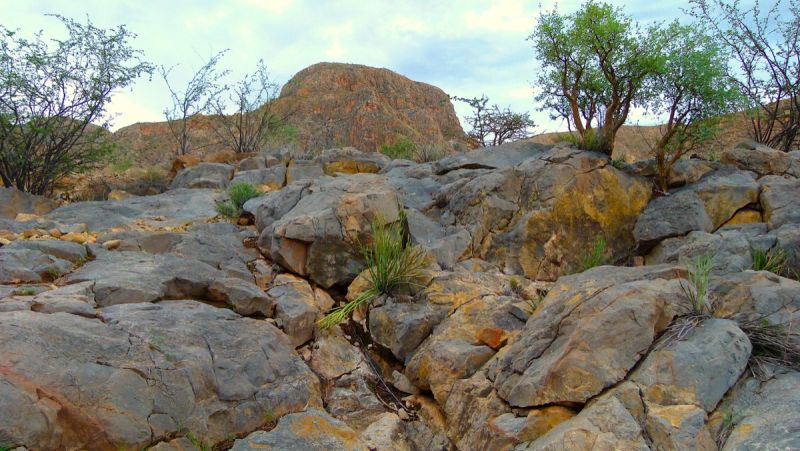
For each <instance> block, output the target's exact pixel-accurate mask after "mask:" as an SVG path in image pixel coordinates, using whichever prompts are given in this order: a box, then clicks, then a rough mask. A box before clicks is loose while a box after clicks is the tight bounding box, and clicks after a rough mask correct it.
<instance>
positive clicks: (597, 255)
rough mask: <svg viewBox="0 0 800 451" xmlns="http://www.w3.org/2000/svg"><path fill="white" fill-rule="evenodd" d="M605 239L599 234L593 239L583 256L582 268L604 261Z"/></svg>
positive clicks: (588, 267) (589, 267) (590, 267)
mask: <svg viewBox="0 0 800 451" xmlns="http://www.w3.org/2000/svg"><path fill="white" fill-rule="evenodd" d="M605 253H606V240H605V239H604V238H603V237H602V236H599V237H597V239H595V241H594V246H593V247H592V249H591V250H590V251H589V252H587V253H586V254H584V256H583V270H584V271H586V270H587V269H592V268H594V267H595V266H600V265H602V264H604V263H605V257H604V254H605Z"/></svg>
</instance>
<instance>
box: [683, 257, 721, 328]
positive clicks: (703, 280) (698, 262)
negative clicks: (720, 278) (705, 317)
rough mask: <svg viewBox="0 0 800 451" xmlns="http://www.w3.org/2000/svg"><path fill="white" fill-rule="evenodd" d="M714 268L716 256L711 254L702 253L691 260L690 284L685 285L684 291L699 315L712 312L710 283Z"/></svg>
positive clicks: (688, 266) (689, 266)
mask: <svg viewBox="0 0 800 451" xmlns="http://www.w3.org/2000/svg"><path fill="white" fill-rule="evenodd" d="M713 268H714V257H713V256H712V255H711V254H708V253H706V254H702V255H698V256H697V257H695V259H694V260H692V261H691V262H689V264H688V265H687V269H688V270H689V286H688V287H684V290H683V291H684V293H685V294H686V297H687V298H688V300H689V302H690V303H691V304H692V310H693V311H694V313H696V314H698V315H702V314H705V313H710V311H711V302H710V301H709V299H708V283H709V279H710V277H711V270H712V269H713Z"/></svg>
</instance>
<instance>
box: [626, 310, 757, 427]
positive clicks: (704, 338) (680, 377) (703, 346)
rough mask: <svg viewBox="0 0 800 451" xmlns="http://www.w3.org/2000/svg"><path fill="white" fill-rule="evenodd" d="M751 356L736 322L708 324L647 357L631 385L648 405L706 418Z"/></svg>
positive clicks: (634, 375) (745, 336) (749, 347)
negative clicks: (681, 408) (680, 408)
mask: <svg viewBox="0 0 800 451" xmlns="http://www.w3.org/2000/svg"><path fill="white" fill-rule="evenodd" d="M751 350H752V346H751V345H750V340H748V338H747V335H745V333H744V332H742V331H741V329H739V328H738V327H737V325H736V323H735V322H733V321H730V320H724V319H716V318H714V319H708V320H706V321H703V322H702V323H701V324H700V325H699V326H697V327H696V328H695V329H694V330H693V331H692V332H691V334H690V335H689V336H688V337H687V338H686V339H685V340H676V341H673V342H671V343H669V344H667V345H665V346H663V347H661V348H659V349H657V350H655V351H653V352H651V353H650V354H649V355H648V356H647V358H646V359H644V361H643V362H642V363H641V365H640V366H639V368H637V369H636V371H635V372H634V373H633V374H632V375H631V377H630V380H631V381H633V382H635V383H636V384H638V385H639V386H640V387H641V389H642V397H643V398H644V400H645V401H646V402H648V403H652V404H658V405H660V406H677V405H695V406H698V407H701V408H702V409H704V410H705V411H706V412H711V411H713V410H714V408H715V407H716V405H717V403H718V402H719V401H720V400H721V399H722V396H723V395H725V392H727V391H728V389H729V388H730V387H732V386H733V384H735V383H736V381H737V380H738V379H739V376H741V374H742V373H743V372H744V369H745V367H746V366H747V360H748V359H749V358H750V351H751ZM711 356H713V358H711Z"/></svg>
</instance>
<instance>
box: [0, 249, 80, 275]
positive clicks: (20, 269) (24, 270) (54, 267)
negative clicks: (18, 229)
mask: <svg viewBox="0 0 800 451" xmlns="http://www.w3.org/2000/svg"><path fill="white" fill-rule="evenodd" d="M15 243H16V241H15ZM12 244H13V243H12ZM10 247H11V245H10V244H9V245H6V246H3V247H2V248H0V283H7V284H11V283H39V282H43V281H48V280H54V279H57V278H58V277H60V276H61V275H62V274H64V273H66V272H67V271H68V270H69V269H70V268H72V263H70V262H69V261H67V260H62V259H60V258H58V257H54V256H51V255H48V254H45V253H44V252H41V251H38V250H35V249H25V248H18V249H13V248H10Z"/></svg>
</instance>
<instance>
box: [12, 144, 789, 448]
mask: <svg viewBox="0 0 800 451" xmlns="http://www.w3.org/2000/svg"><path fill="white" fill-rule="evenodd" d="M651 176H652V162H640V163H637V164H634V165H629V166H625V167H623V166H620V165H612V163H611V161H610V160H609V158H607V157H605V156H603V155H599V154H595V153H591V152H584V151H580V150H576V149H574V148H570V147H568V146H566V145H563V144H559V145H555V146H553V145H544V144H536V143H530V142H518V143H512V144H508V145H503V146H501V147H498V148H496V149H495V150H494V151H492V152H486V151H482V150H478V151H473V152H470V153H465V154H460V155H455V156H450V157H446V158H444V159H442V160H439V161H436V162H432V163H425V164H416V163H412V162H408V161H401V160H394V161H392V160H390V159H388V158H387V157H385V156H383V155H381V154H378V153H362V152H359V151H357V150H355V149H329V150H326V151H325V152H323V153H322V154H321V155H320V156H318V157H317V158H316V159H314V160H294V159H292V158H291V157H290V156H280V157H278V156H275V155H259V156H254V157H252V158H249V159H246V160H242V161H241V162H239V163H238V164H237V165H236V166H233V165H228V164H222V163H201V164H198V165H195V166H192V167H188V168H186V169H183V170H181V171H180V172H178V174H177V175H176V177H175V178H174V179H173V180H172V182H171V185H170V189H169V190H168V191H166V192H165V193H162V194H158V195H153V196H141V197H136V196H134V197H129V198H126V199H122V200H116V201H104V202H77V203H72V204H67V205H63V206H60V207H57V208H56V206H55V205H53V204H49V203H48V202H45V201H40V200H38V199H37V198H33V197H30V196H26V195H21V194H19V193H16V192H13V191H10V190H0V205H7V206H8V205H11V206H13V207H6V208H5V209H4V210H3V212H2V216H3V217H2V218H0V412H3V414H2V415H0V447H3V448H4V449H20V450H22V449H30V450H34V449H98V450H101V449H102V450H104V449H142V448H147V449H154V450H187V449H193V450H194V449H209V448H210V447H212V446H213V447H215V449H228V448H231V449H234V450H254V449H281V450H329V449H348V450H476V449H479V450H483V449H487V450H488V449H492V450H494V449H518V450H525V449H530V450H563V449H609V450H611V449H615V450H616V449H620V450H628V449H631V450H632V449H636V450H646V449H658V450H666V449H675V450H677V449H681V450H683V449H710V450H714V449H719V448H721V449H725V450H744V449H794V448H798V447H800V411H798V409H797V406H798V404H800V372H798V368H800V362H798V359H797V356H798V354H797V353H796V351H795V354H791V353H790V354H786V353H783V351H785V348H781V347H780V346H783V345H781V343H782V344H784V345H785V344H788V345H790V346H789V348H790V349H795V350H796V349H798V346H800V342H798V339H797V335H796V327H797V326H796V325H797V324H798V322H800V282H798V281H797V280H795V279H792V278H789V277H786V276H792V277H795V278H796V274H797V271H798V270H800V196H798V193H800V153H797V152H794V153H790V154H785V153H781V152H778V151H775V150H772V149H769V148H764V147H760V146H753V145H746V146H739V147H735V148H733V147H732V148H728V149H727V150H726V151H725V152H723V153H722V155H721V156H720V161H704V160H685V161H682V162H681V163H680V164H679V165H678V166H677V168H676V171H675V173H674V175H673V179H672V180H671V183H670V185H671V192H670V195H668V196H661V197H653V194H652V183H653V182H652V179H651ZM233 181H248V182H250V183H253V184H255V185H257V186H259V187H261V188H262V189H264V190H265V191H266V192H265V194H263V195H261V196H259V197H256V198H253V199H251V200H250V201H248V202H247V203H245V204H244V210H245V213H243V215H242V216H241V218H239V220H238V221H233V223H231V222H228V221H227V220H225V219H224V218H222V217H220V216H219V215H218V214H217V212H216V209H215V203H216V202H217V201H219V200H221V199H223V198H224V197H225V196H226V194H225V191H224V189H225V188H226V187H227V186H229V185H230V184H231V183H232V182H233ZM10 199H13V201H12V200H10ZM12 210H13V211H12ZM401 211H402V213H403V214H401ZM375 218H382V220H384V221H388V222H397V221H400V222H402V225H403V229H404V230H405V231H406V233H405V235H406V239H408V240H409V241H410V243H412V244H413V245H415V246H418V247H419V249H420V250H421V252H423V255H424V256H425V266H424V269H423V270H422V272H421V273H420V274H418V277H417V278H416V279H415V282H414V284H411V285H408V286H404V287H402V290H399V291H396V292H393V293H390V294H389V295H382V296H379V297H377V298H376V299H374V300H373V302H372V303H371V305H370V306H369V309H362V310H357V311H356V312H355V315H354V317H353V321H351V322H348V323H345V324H344V325H343V326H342V327H333V328H331V329H322V328H320V327H319V326H318V323H317V321H318V320H319V319H320V318H321V317H322V316H323V315H324V314H325V313H327V312H329V311H331V309H332V308H333V307H334V306H336V305H341V304H342V303H344V302H346V300H347V299H353V298H355V297H356V296H358V295H359V294H360V293H362V292H363V291H364V290H365V289H366V285H365V283H366V282H365V281H366V280H367V277H368V276H367V275H366V273H365V272H364V261H363V256H362V254H361V252H360V251H359V247H358V245H357V243H362V244H363V243H369V242H370V241H371V240H372V228H371V226H370V225H371V222H372V221H373V220H375ZM403 218H405V219H403ZM598 243H605V246H600V245H598ZM594 249H596V250H597V251H594V254H597V255H594V257H595V258H594V259H589V258H587V257H590V256H592V253H593V250H594ZM764 255H772V256H776V255H782V259H783V264H782V265H780V266H772V267H771V269H772V270H773V271H774V272H769V271H764V270H752V269H751V268H753V267H754V265H756V267H758V266H757V265H758V264H759V263H758V262H757V260H759V259H762V258H763V256H764ZM704 256H710V257H713V259H712V264H711V267H710V273H709V274H708V277H707V278H706V279H705V281H707V283H708V285H707V287H708V296H707V298H706V300H707V302H701V303H700V304H699V305H700V306H701V308H700V309H697V305H698V303H697V298H696V297H695V298H693V297H692V296H693V293H694V294H697V293H698V287H699V286H700V285H702V284H703V279H701V277H702V275H700V272H699V271H700V270H699V269H698V267H697V266H699V264H698V263H696V262H698V261H700V260H702V259H703V258H705V257H704ZM692 262H695V263H694V266H693V264H692ZM693 300H694V301H695V302H694V303H693V302H692V301H693ZM770 337H771V338H770ZM776 346H777V347H776Z"/></svg>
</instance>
